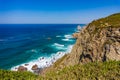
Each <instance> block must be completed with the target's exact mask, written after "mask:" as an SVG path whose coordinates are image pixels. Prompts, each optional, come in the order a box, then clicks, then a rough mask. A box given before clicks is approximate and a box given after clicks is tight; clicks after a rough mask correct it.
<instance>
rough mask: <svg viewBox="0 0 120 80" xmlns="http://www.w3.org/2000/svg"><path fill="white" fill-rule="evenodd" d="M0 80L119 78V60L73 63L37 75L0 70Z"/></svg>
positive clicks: (95, 79) (114, 79) (115, 79)
mask: <svg viewBox="0 0 120 80" xmlns="http://www.w3.org/2000/svg"><path fill="white" fill-rule="evenodd" d="M0 79H1V80H88V79H89V80H119V79H120V61H109V62H95V63H88V64H84V65H81V64H79V65H74V66H70V67H66V68H64V69H62V70H58V71H50V72H47V73H46V75H45V76H37V75H34V74H33V73H30V72H14V71H7V70H0Z"/></svg>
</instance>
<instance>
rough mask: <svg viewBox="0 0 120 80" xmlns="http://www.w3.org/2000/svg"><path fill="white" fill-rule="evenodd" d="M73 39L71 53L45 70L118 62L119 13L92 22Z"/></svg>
mask: <svg viewBox="0 0 120 80" xmlns="http://www.w3.org/2000/svg"><path fill="white" fill-rule="evenodd" d="M73 37H75V38H76V39H77V41H76V43H75V45H74V46H73V49H72V51H71V53H70V54H67V55H65V56H64V57H62V58H61V59H59V60H58V61H57V62H55V63H54V65H53V66H51V67H50V68H49V69H47V70H50V69H54V70H55V69H58V70H60V69H62V68H64V67H66V66H70V65H76V64H85V63H88V62H96V61H100V62H104V61H109V60H116V61H118V60H120V13H116V14H113V15H110V16H108V17H105V18H101V19H98V20H94V21H92V22H91V23H90V24H88V25H87V26H86V27H84V28H83V29H82V30H81V31H80V32H79V33H75V36H74V34H73ZM45 71H46V70H45Z"/></svg>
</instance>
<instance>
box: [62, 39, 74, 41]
mask: <svg viewBox="0 0 120 80" xmlns="http://www.w3.org/2000/svg"><path fill="white" fill-rule="evenodd" d="M62 41H73V40H70V39H62Z"/></svg>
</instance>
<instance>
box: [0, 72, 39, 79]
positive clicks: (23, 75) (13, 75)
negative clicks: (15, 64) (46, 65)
mask: <svg viewBox="0 0 120 80" xmlns="http://www.w3.org/2000/svg"><path fill="white" fill-rule="evenodd" d="M36 79H37V75H35V74H33V73H31V72H18V71H9V70H0V80H36Z"/></svg>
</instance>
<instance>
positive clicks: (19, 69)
mask: <svg viewBox="0 0 120 80" xmlns="http://www.w3.org/2000/svg"><path fill="white" fill-rule="evenodd" d="M18 71H27V68H26V67H24V66H19V67H18Z"/></svg>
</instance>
